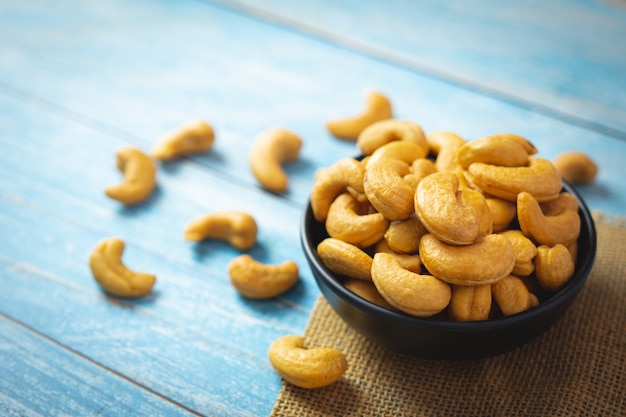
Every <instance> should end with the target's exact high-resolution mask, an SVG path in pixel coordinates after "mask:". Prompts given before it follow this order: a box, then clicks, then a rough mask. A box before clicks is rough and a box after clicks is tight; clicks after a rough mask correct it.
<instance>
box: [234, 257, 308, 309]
mask: <svg viewBox="0 0 626 417" xmlns="http://www.w3.org/2000/svg"><path fill="white" fill-rule="evenodd" d="M228 274H229V276H230V282H231V284H232V285H233V287H235V289H236V290H237V291H238V292H239V293H240V294H241V295H243V296H244V297H247V298H254V299H266V298H273V297H277V296H279V295H281V294H283V293H285V292H287V291H288V290H289V289H290V288H291V287H293V286H294V285H295V284H296V282H298V276H299V275H298V274H299V272H298V265H296V263H295V262H293V261H285V262H283V263H281V264H278V265H266V264H262V263H260V262H257V261H255V260H254V259H253V258H252V257H251V256H250V255H247V254H244V255H240V256H238V257H236V258H235V259H233V260H232V261H230V263H229V264H228Z"/></svg>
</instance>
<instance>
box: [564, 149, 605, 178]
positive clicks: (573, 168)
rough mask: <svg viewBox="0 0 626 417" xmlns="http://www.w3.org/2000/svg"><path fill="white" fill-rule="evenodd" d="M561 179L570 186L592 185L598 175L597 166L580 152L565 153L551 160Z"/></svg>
mask: <svg viewBox="0 0 626 417" xmlns="http://www.w3.org/2000/svg"><path fill="white" fill-rule="evenodd" d="M553 163H554V166H555V167H556V170H557V171H559V174H561V176H562V177H563V179H564V180H565V181H567V182H570V183H572V184H589V183H592V182H593V180H594V179H595V178H596V175H597V174H598V166H597V165H596V163H595V162H593V160H592V159H591V158H590V157H589V156H588V155H585V154H584V153H582V152H574V151H572V152H565V153H562V154H560V155H557V156H556V157H555V158H554V160H553Z"/></svg>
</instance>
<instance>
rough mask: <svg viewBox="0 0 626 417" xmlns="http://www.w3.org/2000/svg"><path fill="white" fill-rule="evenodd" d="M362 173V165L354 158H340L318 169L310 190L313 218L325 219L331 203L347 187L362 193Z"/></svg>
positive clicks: (363, 170)
mask: <svg viewBox="0 0 626 417" xmlns="http://www.w3.org/2000/svg"><path fill="white" fill-rule="evenodd" d="M364 175H365V169H364V168H363V165H361V163H360V162H359V161H357V160H356V159H354V158H343V159H340V160H339V161H337V162H335V163H334V164H333V165H331V166H329V167H327V168H324V169H322V170H320V171H318V172H317V173H316V175H315V182H314V183H313V189H312V191H311V209H312V211H313V216H314V217H315V220H317V221H318V222H323V221H324V220H326V216H327V215H328V209H329V208H330V205H331V203H332V202H333V201H334V200H335V198H336V197H337V196H338V195H339V194H341V193H342V192H344V191H345V190H347V189H348V188H352V189H353V190H355V191H356V192H360V193H363V192H364V189H363V177H364Z"/></svg>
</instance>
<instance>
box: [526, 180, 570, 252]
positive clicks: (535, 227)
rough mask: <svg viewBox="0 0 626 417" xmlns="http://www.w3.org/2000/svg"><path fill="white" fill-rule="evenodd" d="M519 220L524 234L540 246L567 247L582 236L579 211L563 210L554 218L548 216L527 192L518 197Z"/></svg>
mask: <svg viewBox="0 0 626 417" xmlns="http://www.w3.org/2000/svg"><path fill="white" fill-rule="evenodd" d="M517 219H518V221H519V225H520V228H521V229H522V232H524V234H525V235H526V236H528V237H529V238H531V239H532V240H534V241H535V242H536V243H538V244H540V245H548V246H554V245H556V244H557V243H563V244H564V245H567V244H569V243H571V242H573V241H575V240H576V239H578V235H579V234H580V216H579V215H578V212H577V211H574V210H569V209H566V210H563V211H562V212H561V213H559V214H557V215H554V216H546V215H544V214H543V212H542V211H541V206H540V205H539V203H538V202H537V200H536V199H535V198H534V197H533V196H532V195H531V194H529V193H527V192H521V193H520V194H519V195H518V197H517Z"/></svg>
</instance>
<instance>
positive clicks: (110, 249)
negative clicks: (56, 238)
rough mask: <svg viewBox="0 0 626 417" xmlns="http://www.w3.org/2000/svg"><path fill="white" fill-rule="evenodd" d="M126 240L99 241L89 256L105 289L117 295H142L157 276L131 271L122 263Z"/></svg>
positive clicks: (94, 271)
mask: <svg viewBox="0 0 626 417" xmlns="http://www.w3.org/2000/svg"><path fill="white" fill-rule="evenodd" d="M123 252H124V241H123V240H122V239H119V238H116V237H112V238H107V239H104V240H102V241H101V242H99V243H98V244H97V245H96V247H95V248H94V249H93V251H92V252H91V256H90V257H89V267H90V268H91V273H92V274H93V277H94V279H95V280H96V282H97V283H98V284H100V286H101V287H102V289H103V290H104V291H106V292H107V293H109V294H111V295H115V296H117V297H125V298H134V297H142V296H144V295H146V294H148V293H150V291H151V290H152V287H153V286H154V283H155V282H156V276H154V275H152V274H144V273H138V272H134V271H131V270H130V269H128V268H127V267H126V266H125V265H124V264H123V263H122V254H123Z"/></svg>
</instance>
